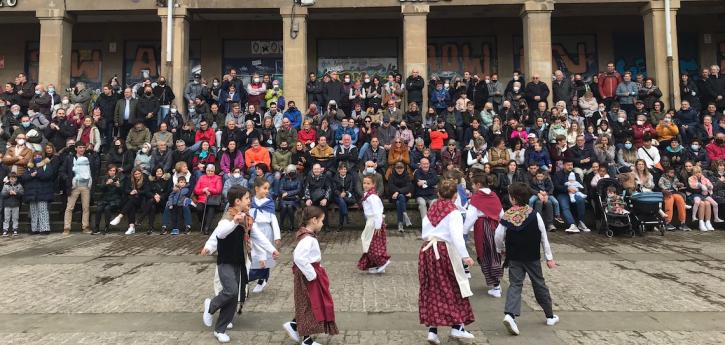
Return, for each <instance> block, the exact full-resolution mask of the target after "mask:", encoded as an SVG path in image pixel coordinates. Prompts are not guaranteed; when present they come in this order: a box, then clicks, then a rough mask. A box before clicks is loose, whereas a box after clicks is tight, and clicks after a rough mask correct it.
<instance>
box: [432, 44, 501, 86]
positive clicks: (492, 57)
mask: <svg viewBox="0 0 725 345" xmlns="http://www.w3.org/2000/svg"><path fill="white" fill-rule="evenodd" d="M497 67H498V63H497V60H496V38H495V37H493V36H491V37H489V36H485V37H471V38H439V37H433V38H428V75H434V74H435V75H437V76H438V77H441V78H453V77H456V76H463V72H466V71H468V72H471V74H472V75H479V76H480V77H483V76H484V75H490V74H491V73H493V72H495V71H496V70H497Z"/></svg>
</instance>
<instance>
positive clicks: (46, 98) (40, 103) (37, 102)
mask: <svg viewBox="0 0 725 345" xmlns="http://www.w3.org/2000/svg"><path fill="white" fill-rule="evenodd" d="M51 97H52V96H51V95H50V94H49V93H47V92H43V93H41V94H40V95H33V98H31V99H30V103H29V107H30V108H31V109H32V108H33V107H37V108H38V111H39V112H41V113H43V114H45V115H50V103H51V101H52V98H51Z"/></svg>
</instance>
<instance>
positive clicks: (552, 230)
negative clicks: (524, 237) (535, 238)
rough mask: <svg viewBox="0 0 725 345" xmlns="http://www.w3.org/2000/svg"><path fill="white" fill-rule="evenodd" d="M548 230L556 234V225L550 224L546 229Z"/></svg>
mask: <svg viewBox="0 0 725 345" xmlns="http://www.w3.org/2000/svg"><path fill="white" fill-rule="evenodd" d="M546 230H547V231H549V232H554V231H556V226H554V224H549V225H548V226H547V227H546Z"/></svg>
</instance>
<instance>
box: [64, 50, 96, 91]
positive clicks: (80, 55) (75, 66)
mask: <svg viewBox="0 0 725 345" xmlns="http://www.w3.org/2000/svg"><path fill="white" fill-rule="evenodd" d="M77 82H84V83H85V84H86V88H88V89H91V90H96V89H100V88H101V85H103V84H104V81H103V43H102V42H73V51H72V52H71V54H70V83H71V85H75V84H76V83H77Z"/></svg>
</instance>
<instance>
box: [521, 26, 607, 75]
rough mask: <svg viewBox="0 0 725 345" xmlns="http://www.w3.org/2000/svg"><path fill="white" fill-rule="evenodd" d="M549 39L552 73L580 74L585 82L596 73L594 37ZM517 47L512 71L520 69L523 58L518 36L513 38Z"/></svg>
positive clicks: (566, 36)
mask: <svg viewBox="0 0 725 345" xmlns="http://www.w3.org/2000/svg"><path fill="white" fill-rule="evenodd" d="M551 39H552V44H551V54H552V55H551V56H552V66H551V70H552V72H553V71H554V70H557V69H558V70H561V71H562V72H564V74H565V75H567V76H570V75H572V74H581V75H582V77H584V79H585V80H589V79H590V78H591V77H592V76H593V75H594V74H596V73H597V45H596V37H595V36H594V35H574V36H570V35H562V36H556V35H555V36H552V38H551ZM517 46H518V47H519V51H518V55H517V54H514V69H522V68H523V66H524V58H525V56H524V48H523V41H522V38H521V37H520V36H516V37H514V47H517Z"/></svg>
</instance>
